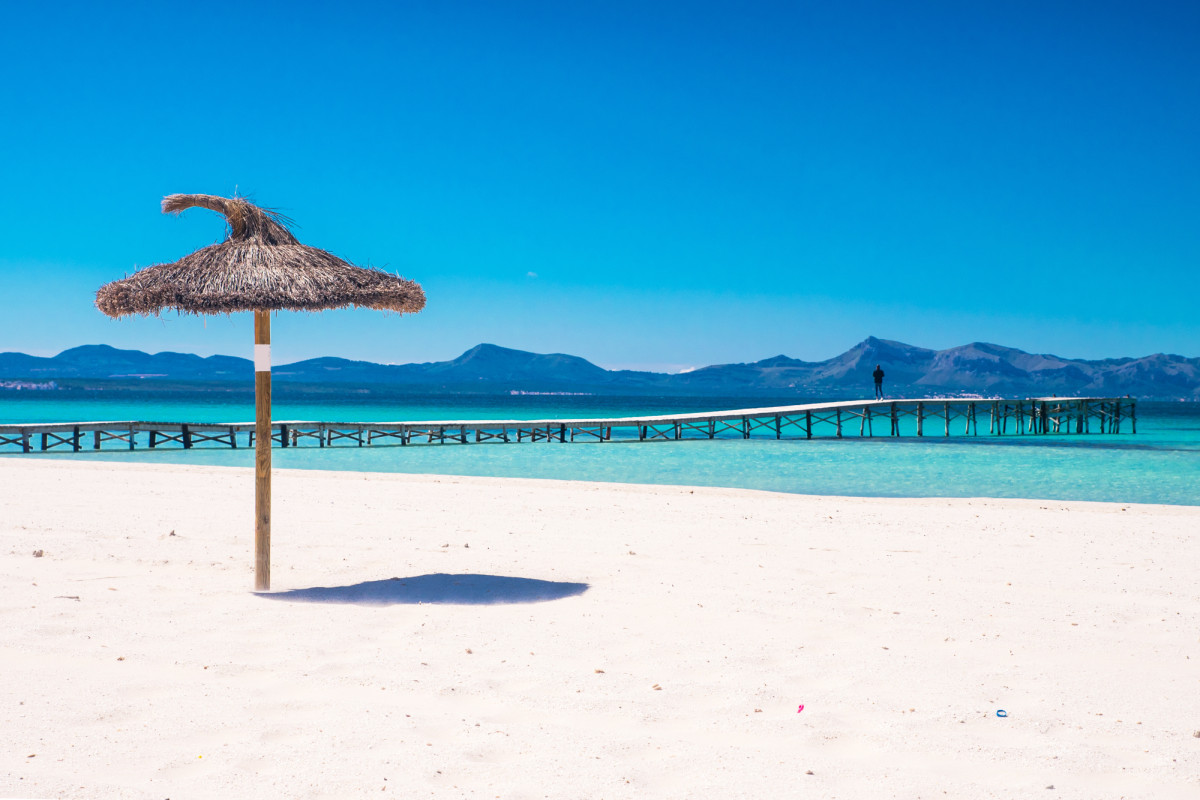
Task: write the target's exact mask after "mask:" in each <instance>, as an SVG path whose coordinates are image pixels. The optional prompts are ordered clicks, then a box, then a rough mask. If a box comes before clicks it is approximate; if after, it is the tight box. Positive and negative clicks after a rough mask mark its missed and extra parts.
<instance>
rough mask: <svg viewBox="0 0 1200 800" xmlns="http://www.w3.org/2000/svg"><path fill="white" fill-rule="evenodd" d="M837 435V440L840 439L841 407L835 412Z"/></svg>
mask: <svg viewBox="0 0 1200 800" xmlns="http://www.w3.org/2000/svg"><path fill="white" fill-rule="evenodd" d="M837 435H838V438H839V439H840V438H842V409H841V407H839V408H838V410H837Z"/></svg>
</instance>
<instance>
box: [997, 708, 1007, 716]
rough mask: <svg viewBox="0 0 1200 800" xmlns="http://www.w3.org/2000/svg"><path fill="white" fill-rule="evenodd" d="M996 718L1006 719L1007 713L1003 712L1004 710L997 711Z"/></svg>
mask: <svg viewBox="0 0 1200 800" xmlns="http://www.w3.org/2000/svg"><path fill="white" fill-rule="evenodd" d="M996 716H997V717H1007V716H1008V712H1007V711H1005V710H1004V709H1003V708H1002V709H1000V710H999V711H997V712H996Z"/></svg>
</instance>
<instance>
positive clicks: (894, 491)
mask: <svg viewBox="0 0 1200 800" xmlns="http://www.w3.org/2000/svg"><path fill="white" fill-rule="evenodd" d="M277 396H278V400H277V402H276V403H275V407H274V417H275V419H277V420H283V419H304V420H340V421H352V422H359V421H362V422H369V421H381V420H421V419H443V420H444V419H534V418H541V419H545V418H559V417H561V418H572V417H575V418H578V417H589V416H605V417H608V416H632V415H649V414H670V413H675V412H684V411H712V410H718V409H728V408H746V407H758V406H772V405H784V404H795V403H798V402H805V401H804V400H800V399H797V398H795V397H791V398H755V399H747V398H728V397H686V398H680V397H672V398H655V397H633V398H620V397H617V398H611V397H591V396H464V395H456V396H428V395H402V394H391V395H388V394H384V395H380V394H368V393H361V392H354V391H351V392H348V393H341V394H320V395H305V394H299V393H296V392H294V391H289V390H288V389H287V388H284V387H279V388H277ZM253 417H254V404H253V395H252V394H251V393H250V392H248V391H247V392H196V393H193V394H182V393H153V392H138V393H119V392H111V391H103V392H95V391H92V392H84V391H72V392H61V391H60V392H49V391H47V392H32V391H21V392H13V391H9V392H0V422H35V421H36V422H52V421H85V420H128V419H142V420H161V421H188V422H243V421H250V420H252V419H253ZM980 422H981V428H983V429H986V425H987V421H986V419H985V418H983V417H981V419H980ZM960 426H961V422H956V423H955V428H956V429H958V428H959V427H960ZM881 428H882V426H881ZM1122 429H1123V430H1127V427H1123V428H1122ZM854 433H857V428H856V427H855V428H854ZM958 433H959V435H954V436H952V437H950V438H949V439H946V438H943V437H941V436H926V437H924V438H922V439H917V438H915V437H913V438H903V439H891V438H888V437H876V438H874V439H860V438H859V437H858V436H857V435H853V436H847V437H846V438H844V439H840V440H839V439H813V440H811V441H809V440H804V439H783V440H779V441H777V440H775V439H774V437H773V434H770V435H768V436H766V437H764V438H761V439H759V438H756V439H751V440H748V441H746V440H741V439H728V440H716V441H708V440H688V441H681V442H675V441H656V442H644V443H639V442H620V441H613V442H604V443H599V442H593V443H583V442H575V443H569V444H561V443H557V442H551V443H548V442H538V443H532V444H531V443H524V444H516V443H510V444H493V443H484V444H478V445H468V446H462V445H454V444H451V445H419V446H412V445H410V446H407V447H402V446H400V445H398V444H397V445H385V446H381V445H374V446H372V447H363V448H359V447H355V446H352V445H350V446H338V447H332V448H324V449H320V448H317V447H315V446H302V447H296V448H287V449H276V450H275V454H274V462H275V466H276V467H279V468H292V469H331V470H352V471H368V472H406V473H434V474H449V475H480V476H496V477H526V478H555V479H566V480H588V481H616V482H624V483H660V484H687V485H700V486H725V487H737V488H747V489H765V490H770V491H780V492H795V493H803V494H828V495H858V496H878V497H1028V498H1045V499H1060V500H1102V501H1114V502H1134V503H1170V504H1180V505H1200V404H1196V403H1152V402H1141V403H1139V404H1138V432H1137V434H1136V435H1130V434H1128V433H1122V434H1120V435H1101V434H1092V435H1085V436H1080V435H1074V434H1071V435H1058V436H1054V435H1049V436H1025V437H1020V436H1011V435H1010V436H1005V437H988V436H985V435H980V436H979V437H967V436H962V435H961V431H959V432H958ZM9 453H13V448H11V447H8V448H0V454H3V455H7V454H9ZM11 457H12V458H18V459H81V460H91V461H124V462H139V463H171V464H211V465H229V466H250V465H251V463H252V459H253V452H252V451H251V450H250V449H248V448H246V447H244V446H243V447H241V448H239V449H238V450H230V449H228V448H227V447H219V446H209V447H204V446H199V447H196V448H194V449H192V450H188V451H184V450H181V449H174V448H172V447H162V448H159V449H155V450H153V451H151V450H148V449H145V448H144V447H142V448H139V449H138V450H136V451H134V452H129V451H127V450H117V449H113V450H109V451H100V452H93V451H85V452H82V453H70V452H64V451H61V450H60V451H51V452H49V453H44V454H43V453H35V454H31V455H18V454H13V455H11Z"/></svg>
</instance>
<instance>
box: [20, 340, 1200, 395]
mask: <svg viewBox="0 0 1200 800" xmlns="http://www.w3.org/2000/svg"><path fill="white" fill-rule="evenodd" d="M876 364H882V365H883V369H884V371H885V372H886V373H887V378H886V382H885V388H886V391H887V393H888V394H889V395H890V396H893V397H894V396H905V395H907V396H922V395H930V394H958V395H961V394H978V395H983V396H992V395H1001V396H1008V397H1019V396H1028V395H1050V394H1058V395H1060V396H1064V395H1067V396H1069V395H1090V396H1115V395H1126V394H1132V395H1134V396H1135V397H1142V398H1160V399H1186V400H1197V401H1200V358H1184V357H1183V356H1177V355H1165V354H1162V353H1159V354H1156V355H1152V356H1145V357H1142V358H1110V359H1103V360H1099V361H1086V360H1081V359H1070V358H1060V357H1058V356H1052V355H1034V354H1031V353H1026V352H1024V351H1022V350H1017V349H1014V348H1011V347H1001V346H999V345H994V344H985V343H981V342H976V343H973V344H968V345H963V346H961V347H952V348H950V349H948V350H928V349H925V348H923V347H914V346H912V345H907V344H903V343H901V342H894V341H887V340H884V339H876V338H875V337H873V336H872V337H869V338H867V339H865V340H864V341H862V342H860V343H859V344H857V345H855V346H854V347H852V348H850V349H849V350H847V351H846V352H845V353H842V354H841V355H840V356H837V357H835V358H831V359H828V360H825V361H801V360H799V359H795V358H789V357H787V356H783V355H779V356H775V357H774V358H768V359H764V360H762V361H756V362H753V363H748V364H718V365H714V366H709V367H703V368H701V369H696V370H691V371H689V372H683V373H679V374H666V373H659V372H635V371H630V370H606V369H603V368H602V367H598V366H596V365H595V364H593V363H591V362H590V361H587V360H585V359H582V358H579V357H578V356H571V355H564V354H561V353H551V354H541V353H527V352H525V351H523V350H511V349H509V348H506V347H498V346H496V345H493V344H481V345H478V346H476V347H473V348H471V349H470V350H468V351H467V352H465V353H463V354H462V355H461V356H459V357H458V358H455V359H453V360H451V361H434V362H428V363H424V364H400V365H391V364H374V363H371V362H369V361H351V360H347V359H344V358H313V359H309V360H307V361H297V362H296V363H294V364H284V365H281V366H277V367H275V368H274V369H273V376H274V380H275V381H277V382H278V381H282V382H290V383H296V384H324V385H329V384H339V385H342V384H352V385H356V386H359V387H363V386H390V387H394V388H412V389H413V390H414V391H431V392H438V391H443V392H489V393H494V392H502V393H507V392H587V393H594V394H693V395H726V396H735V395H749V396H752V395H773V396H787V395H797V396H804V397H814V396H822V397H838V396H862V395H864V394H868V393H870V391H871V372H872V371H873V370H874V369H875V365H876ZM253 372H254V365H253V362H252V361H250V360H249V359H245V358H237V357H234V356H210V357H208V358H201V357H200V356H196V355H191V354H188V353H155V354H150V353H144V352H142V351H140V350H117V349H116V348H113V347H109V346H107V345H86V346H83V347H76V348H72V349H71V350H66V351H63V352H62V353H59V354H58V355H57V356H54V357H53V358H39V357H36V356H30V355H26V354H24V353H0V380H9V381H49V380H56V381H61V380H69V381H71V382H72V383H76V382H79V381H86V380H104V381H106V382H110V381H119V382H128V381H138V382H144V381H154V382H159V381H172V382H179V381H205V382H222V383H230V382H248V381H249V380H250V379H251V377H252V376H253Z"/></svg>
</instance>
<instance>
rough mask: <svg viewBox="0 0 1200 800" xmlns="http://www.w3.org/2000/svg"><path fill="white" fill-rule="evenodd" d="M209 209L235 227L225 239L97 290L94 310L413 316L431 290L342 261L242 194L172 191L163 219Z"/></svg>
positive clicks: (112, 312)
mask: <svg viewBox="0 0 1200 800" xmlns="http://www.w3.org/2000/svg"><path fill="white" fill-rule="evenodd" d="M193 207H199V208H207V209H209V210H210V211H216V212H217V213H219V214H222V215H224V217H225V219H226V220H227V221H228V223H229V234H228V236H227V237H226V239H225V241H223V242H221V243H220V244H214V245H211V246H210V247H205V248H202V249H200V250H197V251H196V252H194V253H192V254H191V255H189V256H185V257H184V258H181V259H180V260H178V261H176V262H174V263H172V264H156V265H154V266H151V267H146V268H145V269H142V270H139V271H138V272H135V273H134V274H133V275H131V276H129V277H127V278H125V279H123V280H119V281H113V282H112V283H108V284H105V285H104V286H102V287H100V289H99V291H97V292H96V307H97V308H99V309H100V310H101V311H103V312H104V313H105V314H107V315H109V316H110V317H123V316H128V315H130V314H158V313H161V312H162V311H164V310H172V309H173V310H176V311H181V312H184V313H190V314H228V313H232V312H235V311H274V310H289V311H323V310H325V309H329V308H343V307H345V306H363V307H366V308H374V309H379V310H381V311H397V312H401V313H413V312H416V311H420V310H421V309H422V308H424V307H425V293H424V292H423V291H422V290H421V287H420V286H419V285H418V284H416V283H414V282H413V281H410V280H405V279H404V278H401V277H399V276H397V275H393V274H391V273H389V272H384V271H383V270H379V269H368V268H363V267H356V266H354V265H352V264H347V263H346V262H345V261H343V260H342V259H340V258H338V257H337V256H335V255H333V254H332V253H327V252H326V251H324V250H319V249H317V248H315V247H307V246H305V245H302V244H300V243H299V242H298V241H296V237H295V236H293V235H292V232H291V231H290V230H288V228H287V223H288V221H289V220H287V219H286V218H285V217H283V216H281V215H279V214H277V213H275V212H273V211H269V210H266V209H262V208H259V207H258V206H256V205H253V204H252V203H249V202H247V201H246V200H244V199H242V198H240V197H233V198H225V197H214V196H212V195H204V194H173V195H170V196H168V197H165V198H163V201H162V210H163V213H164V214H167V213H173V214H178V213H180V212H182V211H184V210H185V209H188V208H193Z"/></svg>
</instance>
